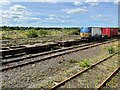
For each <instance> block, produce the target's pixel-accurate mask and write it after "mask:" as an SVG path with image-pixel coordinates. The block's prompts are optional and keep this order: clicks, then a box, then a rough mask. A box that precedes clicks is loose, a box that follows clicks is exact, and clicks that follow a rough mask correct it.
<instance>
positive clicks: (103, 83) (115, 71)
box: [96, 67, 120, 90]
mask: <svg viewBox="0 0 120 90" xmlns="http://www.w3.org/2000/svg"><path fill="white" fill-rule="evenodd" d="M119 70H120V67H118V68H116V69H115V70H114V71H113V72H112V73H111V74H110V75H109V76H108V77H107V78H106V79H105V80H104V81H103V82H102V83H100V84H99V85H98V86H97V87H96V88H97V90H100V89H101V88H102V87H103V86H104V85H105V84H106V83H107V82H109V80H110V79H111V78H112V77H113V76H115V75H116V74H117V73H118V72H119Z"/></svg>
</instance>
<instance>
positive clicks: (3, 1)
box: [0, 0, 10, 5]
mask: <svg viewBox="0 0 120 90" xmlns="http://www.w3.org/2000/svg"><path fill="white" fill-rule="evenodd" d="M8 4H10V1H8V0H0V5H8Z"/></svg>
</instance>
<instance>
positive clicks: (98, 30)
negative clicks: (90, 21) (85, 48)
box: [91, 27, 102, 37]
mask: <svg viewBox="0 0 120 90" xmlns="http://www.w3.org/2000/svg"><path fill="white" fill-rule="evenodd" d="M91 30H92V31H91V36H92V37H94V36H100V35H102V30H101V28H98V27H92V29H91Z"/></svg>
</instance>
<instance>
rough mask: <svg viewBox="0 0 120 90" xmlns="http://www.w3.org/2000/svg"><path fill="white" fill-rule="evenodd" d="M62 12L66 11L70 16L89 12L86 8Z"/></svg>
mask: <svg viewBox="0 0 120 90" xmlns="http://www.w3.org/2000/svg"><path fill="white" fill-rule="evenodd" d="M62 11H65V12H66V13H68V14H76V13H84V12H87V11H88V10H87V9H86V8H76V9H63V10H62Z"/></svg>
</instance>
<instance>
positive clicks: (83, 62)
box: [79, 59, 91, 68]
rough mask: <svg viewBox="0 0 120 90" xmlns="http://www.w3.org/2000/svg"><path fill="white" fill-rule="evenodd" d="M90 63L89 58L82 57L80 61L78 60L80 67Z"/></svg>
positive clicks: (87, 65)
mask: <svg viewBox="0 0 120 90" xmlns="http://www.w3.org/2000/svg"><path fill="white" fill-rule="evenodd" d="M90 65H91V63H90V60H89V59H83V60H82V61H81V62H79V66H80V67H83V68H85V67H89V66H90Z"/></svg>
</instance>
